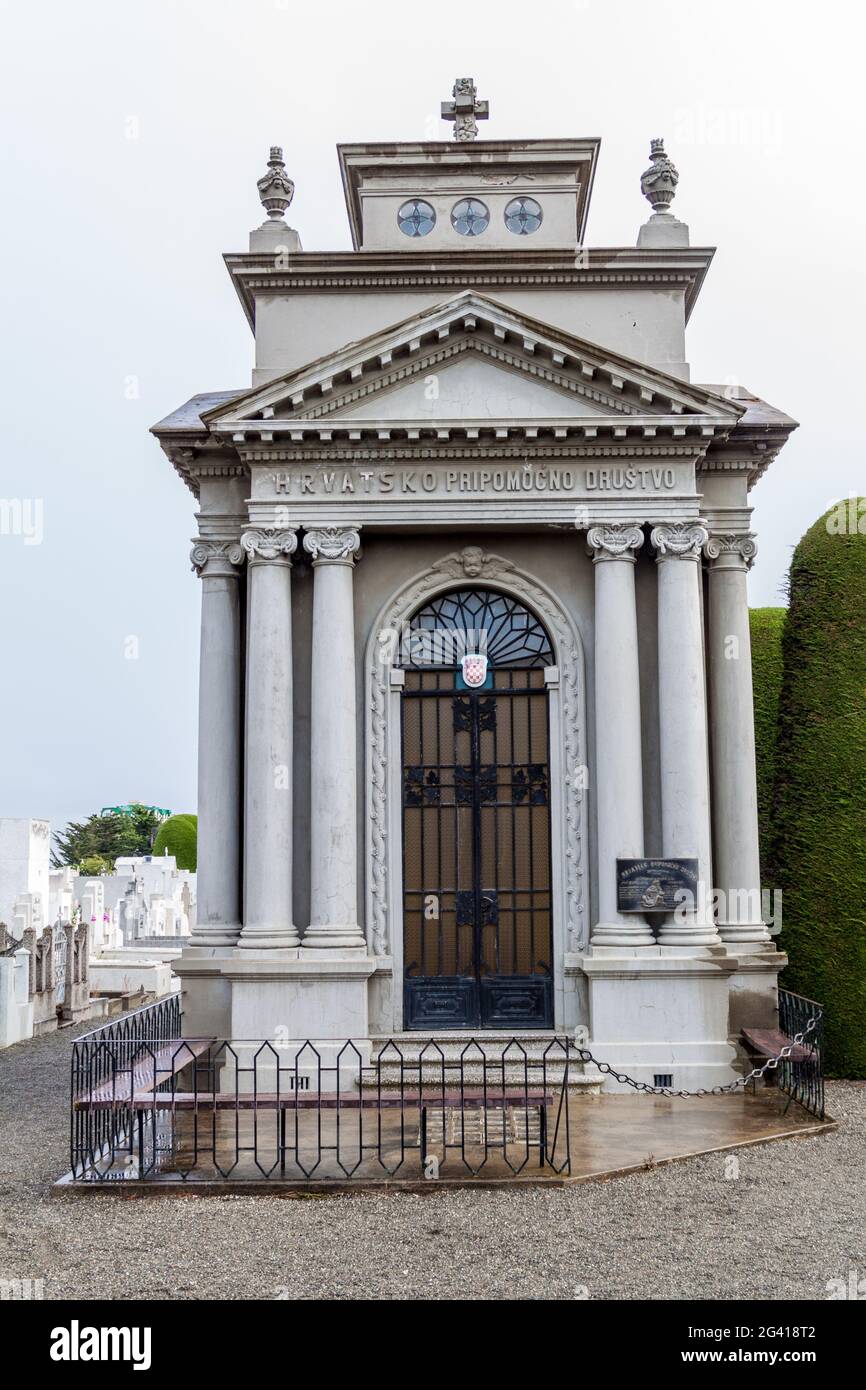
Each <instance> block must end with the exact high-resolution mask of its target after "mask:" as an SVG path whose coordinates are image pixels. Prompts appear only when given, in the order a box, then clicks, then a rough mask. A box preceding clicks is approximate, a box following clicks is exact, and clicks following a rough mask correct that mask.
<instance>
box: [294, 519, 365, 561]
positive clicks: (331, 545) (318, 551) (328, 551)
mask: <svg viewBox="0 0 866 1390" xmlns="http://www.w3.org/2000/svg"><path fill="white" fill-rule="evenodd" d="M360 548H361V536H360V532H359V529H358V527H357V526H320V527H318V528H316V529H315V530H312V531H305V532H304V549H305V550H306V551H307V552H308V554H310V555H311V556H312V557H313V564H314V565H353V564H354V563H355V556H356V555H357V553H358V551H359V550H360Z"/></svg>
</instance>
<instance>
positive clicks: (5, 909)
mask: <svg viewBox="0 0 866 1390" xmlns="http://www.w3.org/2000/svg"><path fill="white" fill-rule="evenodd" d="M50 846H51V823H50V821H47V820H30V819H29V818H22V819H19V818H13V817H5V816H4V817H0V922H6V923H7V925H8V926H10V927H12V925H13V919H14V917H15V906H16V900H17V899H22V898H23V897H24V896H29V897H30V899H31V901H30V908H29V916H28V926H29V925H33V926H35V925H36V923H37V921H38V930H39V931H41V930H42V925H43V923H44V921H45V914H46V912H47V910H48V897H49V878H48V875H49V869H50V858H49V856H50ZM37 895H38V908H37V902H36V897H37ZM19 906H21V907H23V904H19ZM16 935H19V932H17V931H16Z"/></svg>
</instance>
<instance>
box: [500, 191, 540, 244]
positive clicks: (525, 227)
mask: <svg viewBox="0 0 866 1390" xmlns="http://www.w3.org/2000/svg"><path fill="white" fill-rule="evenodd" d="M542 216H543V213H542V211H541V204H540V203H537V202H536V201H535V199H534V198H512V199H511V202H510V203H509V204H508V206H507V207H506V209H505V225H506V227H507V228H508V230H509V232H514V233H515V234H516V235H517V236H531V234H532V233H533V232H537V231H538V229H539V227H540V226H541V219H542Z"/></svg>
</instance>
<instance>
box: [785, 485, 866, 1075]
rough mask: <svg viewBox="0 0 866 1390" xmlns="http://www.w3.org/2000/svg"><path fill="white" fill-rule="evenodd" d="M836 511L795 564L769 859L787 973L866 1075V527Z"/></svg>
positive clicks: (841, 1054) (841, 1069) (843, 1053)
mask: <svg viewBox="0 0 866 1390" xmlns="http://www.w3.org/2000/svg"><path fill="white" fill-rule="evenodd" d="M860 505H861V507H862V508H863V510H864V513H866V500H864V501H862V502H861V504H860ZM834 514H835V513H834V512H828V513H827V516H826V517H822V518H821V519H820V520H819V521H816V522H815V524H814V526H812V527H811V529H810V530H809V531H807V532H806V535H805V536H804V537H803V539H802V540H801V541H800V544H799V545H798V546H797V549H796V550H795V552H794V558H793V561H792V564H791V581H790V608H789V610H788V618H787V621H786V623H785V629H784V637H783V644H782V645H783V658H784V679H783V685H782V694H781V700H780V706H779V741H778V746H777V750H776V787H775V798H774V799H775V815H774V821H775V833H774V841H773V865H774V869H775V879H774V881H775V884H776V885H778V886H779V887H781V889H782V893H783V902H782V912H783V921H782V933H781V938H780V944H781V946H782V948H783V949H784V950H786V951H787V952H788V955H789V957H790V962H791V963H790V966H789V968H788V969H787V970H786V971H785V974H784V978H783V984H784V985H786V986H787V987H788V988H790V989H795V990H798V991H799V992H801V993H803V994H807V995H809V996H810V997H811V998H813V999H819V1000H821V1001H822V1002H823V1003H824V1004H826V1006H827V1019H826V1038H827V1069H828V1072H829V1073H830V1074H831V1075H835V1076H851V1077H864V1076H866V534H863V535H861V534H859V533H858V532H857V531H856V530H855V531H854V532H853V533H851V532H849V533H845V534H833V533H832V529H833V528H832V526H831V529H830V530H828V526H827V518H828V517H832V516H833V515H834ZM864 531H866V525H864Z"/></svg>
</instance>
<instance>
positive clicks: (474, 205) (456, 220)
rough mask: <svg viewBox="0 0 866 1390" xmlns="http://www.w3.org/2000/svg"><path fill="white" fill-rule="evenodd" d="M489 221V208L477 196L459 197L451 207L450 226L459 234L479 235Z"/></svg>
mask: <svg viewBox="0 0 866 1390" xmlns="http://www.w3.org/2000/svg"><path fill="white" fill-rule="evenodd" d="M489 222H490V212H489V209H488V208H487V205H486V204H485V203H482V202H481V201H480V200H479V199H478V198H461V199H460V202H459V203H455V204H454V206H453V208H452V209H451V226H452V227H453V228H454V230H455V232H459V233H460V235H461V236H480V235H481V233H482V232H483V231H484V229H485V227H486V226H487V225H488V224H489Z"/></svg>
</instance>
